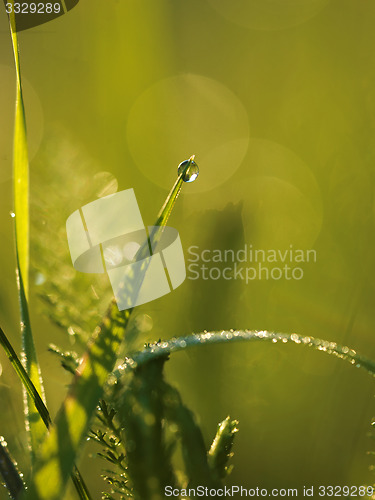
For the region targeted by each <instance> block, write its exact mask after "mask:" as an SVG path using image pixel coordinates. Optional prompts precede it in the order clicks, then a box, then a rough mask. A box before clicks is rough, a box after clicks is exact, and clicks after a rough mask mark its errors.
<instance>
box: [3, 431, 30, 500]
mask: <svg viewBox="0 0 375 500" xmlns="http://www.w3.org/2000/svg"><path fill="white" fill-rule="evenodd" d="M0 474H1V475H2V477H3V480H4V485H5V487H6V489H7V491H8V493H9V495H10V497H11V498H12V499H14V500H16V499H17V498H18V496H19V494H20V492H21V491H22V490H23V488H24V484H23V481H22V477H21V474H20V473H19V471H18V469H17V464H16V463H15V461H14V460H13V459H12V457H11V456H10V454H9V451H8V446H7V444H6V442H5V440H4V438H3V437H2V436H0Z"/></svg>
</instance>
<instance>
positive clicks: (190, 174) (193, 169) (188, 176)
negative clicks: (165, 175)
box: [177, 158, 199, 182]
mask: <svg viewBox="0 0 375 500" xmlns="http://www.w3.org/2000/svg"><path fill="white" fill-rule="evenodd" d="M189 163H190V166H189V167H188V169H187V170H186V172H185V175H184V176H183V181H184V182H194V181H195V179H196V178H197V177H198V175H199V167H198V165H197V164H196V163H195V161H194V160H193V159H191V158H190V159H189V160H185V161H183V162H182V163H180V164H179V166H178V169H177V173H178V175H181V174H182V173H183V172H184V170H185V169H186V167H187V165H188V164H189Z"/></svg>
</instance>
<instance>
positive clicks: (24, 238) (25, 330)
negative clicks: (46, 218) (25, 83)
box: [9, 2, 47, 464]
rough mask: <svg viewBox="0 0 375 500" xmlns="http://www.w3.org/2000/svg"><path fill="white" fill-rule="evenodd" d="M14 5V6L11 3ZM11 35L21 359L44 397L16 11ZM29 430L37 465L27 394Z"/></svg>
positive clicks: (39, 427)
mask: <svg viewBox="0 0 375 500" xmlns="http://www.w3.org/2000/svg"><path fill="white" fill-rule="evenodd" d="M12 3H13V2H12ZM9 25H10V33H11V38H12V45H13V54H14V63H15V68H16V77H17V87H16V110H15V125H14V146H13V176H14V210H15V216H16V220H15V235H16V237H15V240H16V259H17V282H18V295H19V305H20V316H21V338H22V357H23V361H24V365H25V369H26V371H27V373H28V375H29V376H30V379H31V380H32V382H33V384H34V385H35V387H36V389H37V391H38V392H39V393H40V394H42V395H43V382H42V378H41V373H40V367H39V363H38V358H37V354H36V350H35V345H34V339H33V335H32V331H31V324H30V317H29V312H28V285H29V282H28V276H29V160H28V150H27V135H26V118H25V108H24V101H23V95H22V83H21V70H20V58H19V51H18V39H17V32H16V30H15V14H14V10H13V9H12V12H11V13H10V14H9ZM24 400H25V416H26V429H27V431H28V435H29V442H30V453H31V461H32V464H34V461H35V453H36V450H37V449H38V448H39V446H40V445H41V443H42V442H43V440H44V439H45V437H46V435H47V431H46V427H45V425H44V424H43V421H42V419H41V417H40V415H39V413H38V411H37V409H36V408H35V405H34V403H33V401H32V399H30V397H29V396H28V394H27V393H26V394H25V398H24Z"/></svg>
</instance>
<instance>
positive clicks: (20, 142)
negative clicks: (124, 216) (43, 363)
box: [0, 0, 90, 499]
mask: <svg viewBox="0 0 375 500" xmlns="http://www.w3.org/2000/svg"><path fill="white" fill-rule="evenodd" d="M11 3H12V4H13V6H14V0H11ZM8 17H9V26H10V34H11V39H12V47H13V54H14V63H15V69H16V109H15V123H14V144H13V177H14V212H15V219H16V220H15V243H16V260H17V282H18V292H19V305H20V317H21V336H22V357H23V361H24V363H23V364H21V362H20V361H19V359H18V357H17V355H16V353H15V352H14V350H13V348H12V346H11V344H10V343H9V341H8V340H7V338H6V336H5V334H4V332H3V331H2V330H1V329H0V343H1V344H2V345H3V347H4V349H5V351H6V352H7V354H8V357H9V359H10V360H11V362H12V364H13V367H14V368H15V370H16V372H17V374H18V376H19V377H20V379H21V381H22V383H23V387H24V390H25V398H24V400H25V415H26V427H27V429H28V431H29V438H30V448H31V458H32V463H34V461H35V456H36V450H38V448H39V447H40V445H41V443H42V442H43V441H44V439H45V437H46V435H47V428H48V426H49V424H50V422H51V420H50V417H49V414H48V410H47V408H46V405H45V403H44V401H43V399H42V397H41V395H43V394H44V389H43V381H42V377H41V372H40V367H39V363H38V358H37V354H36V349H35V344H34V339H33V335H32V330H31V324H30V316H29V310H28V290H29V159H28V148H27V134H26V116H25V107H24V101H23V94H22V82H21V68H20V56H19V50H18V37H17V30H16V23H15V14H14V8H12V9H11V13H10V14H9V15H8ZM72 479H73V482H74V484H75V486H76V489H77V492H78V494H79V496H80V498H81V499H90V495H89V493H88V490H87V487H86V485H85V483H84V481H83V479H82V477H81V475H80V473H79V471H78V469H77V468H76V467H75V466H74V470H73V473H72Z"/></svg>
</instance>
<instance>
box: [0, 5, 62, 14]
mask: <svg viewBox="0 0 375 500" xmlns="http://www.w3.org/2000/svg"><path fill="white" fill-rule="evenodd" d="M6 11H7V13H8V14H12V12H14V13H15V14H59V13H60V12H61V4H60V3H57V2H56V3H52V2H51V3H46V4H44V3H33V2H32V3H26V2H24V3H19V2H14V3H10V2H8V3H7V4H6Z"/></svg>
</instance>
